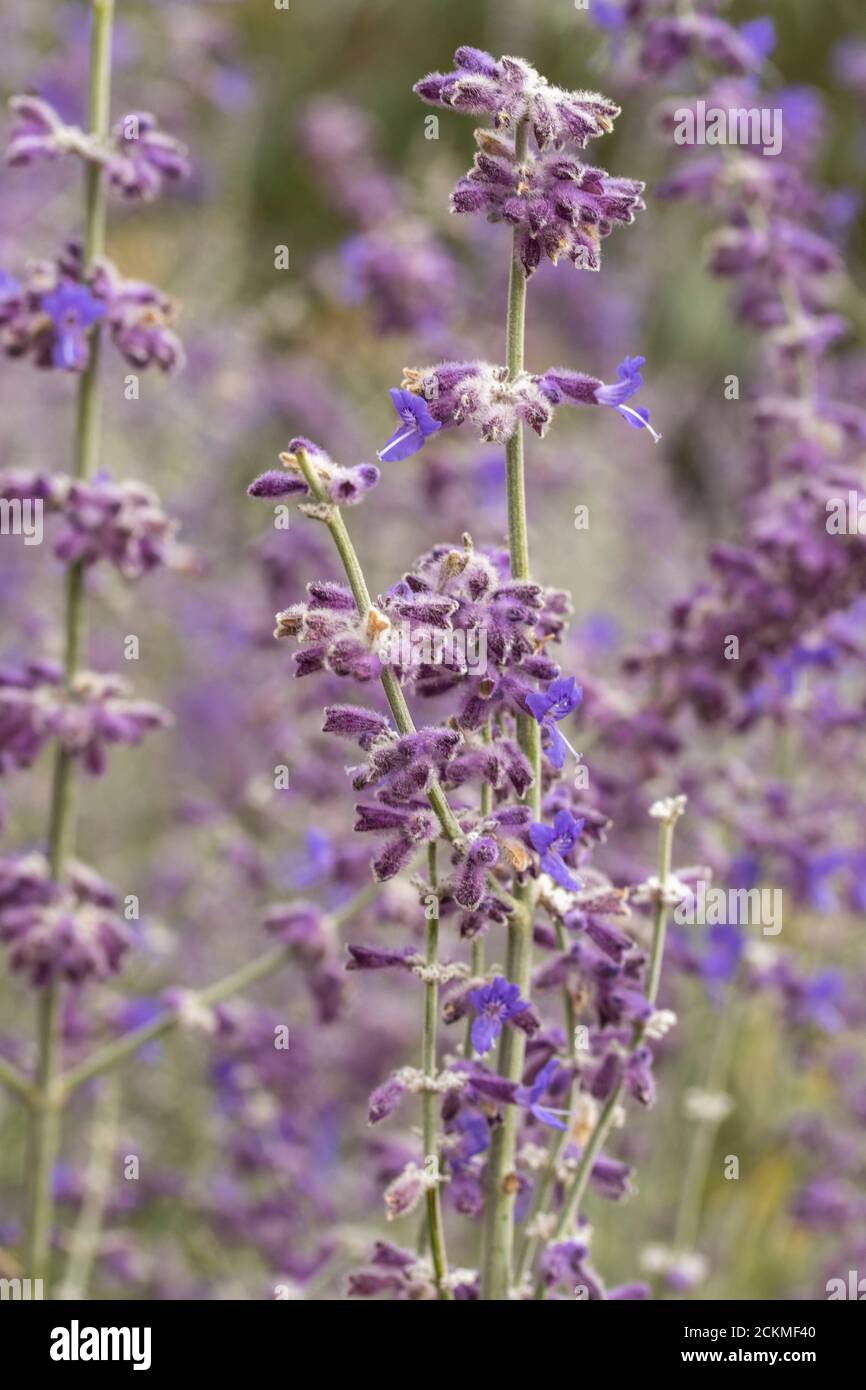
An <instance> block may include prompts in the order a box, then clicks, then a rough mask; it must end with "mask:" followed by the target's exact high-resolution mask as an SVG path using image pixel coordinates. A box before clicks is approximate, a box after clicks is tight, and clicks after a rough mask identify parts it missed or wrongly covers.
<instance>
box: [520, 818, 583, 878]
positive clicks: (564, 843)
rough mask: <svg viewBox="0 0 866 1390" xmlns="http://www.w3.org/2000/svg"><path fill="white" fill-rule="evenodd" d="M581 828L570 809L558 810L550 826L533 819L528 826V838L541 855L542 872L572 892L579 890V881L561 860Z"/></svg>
mask: <svg viewBox="0 0 866 1390" xmlns="http://www.w3.org/2000/svg"><path fill="white" fill-rule="evenodd" d="M582 830H583V821H582V820H578V819H577V818H576V817H575V816H573V815H572V814H571V812H570V811H558V812H557V814H556V816H555V817H554V821H553V825H552V826H549V825H543V824H542V822H541V821H535V822H534V823H533V824H532V825H531V826H530V827H529V838H530V840H531V841H532V847H533V849H536V850H537V851H538V853H539V854H540V855H541V867H542V869H543V871H544V873H546V874H550V877H551V878H552V879H554V880H555V881H556V882H557V883H559V884H560V885H561V886H562V887H563V888H570V889H571V891H572V892H573V893H576V892H578V891H579V889H580V886H581V885H580V881H579V880H578V879H576V878H572V876H571V874H570V872H569V870H568V869H567V868H566V866H565V864H564V862H563V855H565V854H570V853H571V851H572V850H573V849H574V847H575V845H576V844H577V842H578V840H579V838H580V832H581V831H582Z"/></svg>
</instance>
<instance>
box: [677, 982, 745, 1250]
mask: <svg viewBox="0 0 866 1390" xmlns="http://www.w3.org/2000/svg"><path fill="white" fill-rule="evenodd" d="M735 988H736V982H735V981H732V984H731V988H730V990H729V991H728V999H727V1003H726V1005H725V1006H724V1007H723V1009H722V1016H721V1018H720V1019H719V1023H718V1028H717V1029H716V1035H715V1038H714V1039H713V1047H712V1053H711V1056H710V1063H709V1067H708V1069H707V1075H706V1077H705V1079H704V1082H703V1089H704V1090H706V1091H708V1092H709V1093H710V1094H717V1093H719V1092H723V1091H724V1089H725V1086H726V1085H727V1082H728V1075H729V1072H730V1066H731V1061H732V1059H733V1055H734V1049H735V1044H736V1037H737V1029H738V1026H739V1022H740V1009H739V1008H738V1003H739V1001H738V1000H737V999H736V996H735V993H734V990H735ZM724 1118H725V1117H724V1115H720V1116H719V1118H718V1119H716V1118H713V1119H695V1120H694V1125H695V1132H694V1134H693V1136H692V1142H691V1145H690V1147H689V1154H688V1158H687V1160H686V1170H685V1177H684V1179H683V1184H682V1188H681V1190H680V1200H679V1206H678V1210H677V1217H676V1223H675V1226H674V1238H673V1248H674V1250H676V1251H684V1250H694V1249H695V1248H696V1246H697V1241H698V1232H699V1230H700V1224H701V1211H702V1208H703V1203H704V1193H705V1190H706V1185H707V1175H708V1173H709V1168H710V1161H711V1159H712V1156H713V1148H714V1146H715V1142H716V1135H717V1134H718V1132H719V1129H720V1127H721V1125H722V1122H723V1120H724Z"/></svg>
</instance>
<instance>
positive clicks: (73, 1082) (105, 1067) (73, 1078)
mask: <svg viewBox="0 0 866 1390" xmlns="http://www.w3.org/2000/svg"><path fill="white" fill-rule="evenodd" d="M381 891H382V885H381V883H369V884H366V885H365V887H363V888H362V889H361V891H360V892H359V893H356V894H355V896H354V897H353V898H352V899H351V900H350V901H349V902H348V903H346V905H345V906H344V907H342V908H338V909H337V911H336V912H333V913H332V914H331V916H330V921H331V924H332V926H333V927H334V929H335V930H338V929H339V928H340V927H341V926H342V925H343V924H344V923H345V922H348V921H349V920H350V918H352V917H353V916H354V915H355V913H356V912H360V911H361V909H362V908H364V907H367V906H368V905H369V904H370V903H371V902H373V901H375V899H376V898H377V897H378V896H379V894H380V893H381ZM291 956H292V948H291V946H275V947H274V948H273V950H271V951H265V952H264V953H263V954H262V955H259V956H255V957H254V958H253V960H251V961H247V963H246V965H242V966H241V967H240V968H239V969H238V970H234V971H233V972H232V973H231V974H230V975H226V976H224V978H223V979H221V980H215V981H214V983H213V984H211V985H207V986H206V987H205V988H204V989H200V990H194V991H190V993H191V995H192V998H193V999H194V1000H195V1001H196V1002H197V1003H199V1004H201V1005H202V1006H203V1007H204V1008H212V1007H213V1006H214V1005H215V1004H221V1003H222V1002H223V1000H224V999H230V998H231V996H232V995H234V994H240V993H242V992H243V991H244V990H246V989H249V988H250V986H251V985H254V984H258V982H259V980H264V979H267V977H268V976H269V975H273V974H274V973H275V972H276V971H277V970H281V969H282V967H283V966H284V965H286V964H287V962H288V961H289V960H291ZM180 1021H181V1015H180V1013H179V1012H178V1010H177V1009H166V1011H165V1013H163V1014H160V1015H159V1016H158V1017H157V1018H154V1019H151V1021H150V1023H143V1024H142V1025H141V1027H140V1028H134V1029H132V1030H131V1031H130V1032H129V1033H124V1034H123V1036H122V1037H120V1038H116V1039H115V1040H114V1042H110V1043H106V1045H105V1046H104V1047H100V1048H97V1050H96V1051H95V1052H92V1053H91V1055H90V1056H89V1057H87V1058H85V1060H84V1061H83V1062H81V1063H80V1064H79V1065H78V1066H77V1067H74V1068H73V1069H72V1070H71V1071H68V1072H67V1073H66V1074H65V1075H64V1076H63V1077H61V1079H60V1090H61V1095H62V1096H63V1098H64V1099H66V1097H68V1095H69V1094H70V1092H71V1091H74V1090H76V1088H77V1087H79V1086H82V1085H83V1084H84V1082H85V1081H92V1080H93V1078H94V1076H99V1075H100V1074H101V1073H102V1072H105V1071H109V1070H110V1069H111V1068H112V1067H114V1066H117V1064H118V1063H119V1062H124V1061H126V1059H127V1058H128V1057H132V1056H133V1055H134V1054H135V1053H136V1052H138V1050H139V1048H141V1047H144V1045H145V1043H150V1042H155V1041H156V1039H157V1038H161V1037H163V1036H164V1035H165V1034H166V1033H169V1032H170V1031H171V1030H172V1028H176V1027H177V1025H178V1024H179V1023H180Z"/></svg>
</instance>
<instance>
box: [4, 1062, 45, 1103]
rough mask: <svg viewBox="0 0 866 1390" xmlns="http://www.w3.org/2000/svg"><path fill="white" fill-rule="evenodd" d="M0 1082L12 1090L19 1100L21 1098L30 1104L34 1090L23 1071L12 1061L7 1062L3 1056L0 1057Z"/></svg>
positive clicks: (33, 1097)
mask: <svg viewBox="0 0 866 1390" xmlns="http://www.w3.org/2000/svg"><path fill="white" fill-rule="evenodd" d="M0 1083H2V1084H3V1085H4V1086H6V1087H7V1088H8V1090H10V1091H12V1093H13V1095H16V1096H17V1097H18V1099H19V1100H23V1101H24V1102H25V1103H26V1104H27V1105H32V1103H33V1101H34V1099H35V1096H36V1092H35V1090H34V1089H33V1086H32V1085H31V1083H30V1082H29V1081H28V1080H27V1077H26V1076H25V1075H24V1073H23V1072H20V1071H19V1070H18V1068H17V1067H16V1066H15V1065H14V1064H13V1063H12V1062H7V1060H6V1058H5V1057H0Z"/></svg>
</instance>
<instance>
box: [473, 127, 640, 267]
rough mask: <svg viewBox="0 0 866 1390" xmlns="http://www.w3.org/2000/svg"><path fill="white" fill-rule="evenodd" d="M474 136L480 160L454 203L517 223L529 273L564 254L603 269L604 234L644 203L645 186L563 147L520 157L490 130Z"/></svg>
mask: <svg viewBox="0 0 866 1390" xmlns="http://www.w3.org/2000/svg"><path fill="white" fill-rule="evenodd" d="M475 140H476V144H477V145H478V153H477V154H476V156H475V163H474V166H473V168H472V169H471V170H470V172H469V173H468V174H466V175H465V176H464V177H463V178H462V179H461V180H460V182H459V183H458V184H457V187H456V188H455V190H454V192H453V194H452V197H451V206H452V208H453V210H454V211H455V212H460V213H473V212H484V213H486V215H487V217H488V220H489V221H491V222H500V221H503V222H507V223H509V224H510V225H511V226H512V227H515V228H517V229H518V231H519V233H520V235H519V238H518V242H517V254H518V256H519V259H520V263H521V265H522V266H523V269H524V272H525V273H526V275H527V276H530V275H532V273H533V272H534V271H535V270H536V269H537V268H538V266H539V265H540V263H541V261H542V260H543V259H545V258H546V259H547V260H549V261H551V262H552V263H553V264H554V265H556V263H557V261H558V260H559V259H560V257H561V256H564V257H565V258H566V260H569V261H571V262H572V264H573V265H574V267H575V269H577V270H600V269H601V241H602V239H603V238H604V237H607V236H609V235H610V233H611V232H612V231H613V229H614V226H615V225H616V224H617V223H620V224H623V225H627V224H628V223H630V222H633V221H634V218H635V213H636V212H639V211H641V210H642V209H643V207H644V206H645V204H644V202H643V198H642V196H641V195H642V193H643V190H644V185H643V184H642V183H639V182H638V181H636V180H635V179H623V178H613V177H611V175H610V174H608V173H607V172H606V170H604V169H595V168H592V167H591V166H588V165H585V164H582V163H581V162H580V161H579V160H577V159H575V158H573V157H571V156H568V155H565V154H563V153H560V152H559V151H558V150H545V151H543V152H542V153H541V154H539V155H538V156H536V157H534V158H532V159H531V160H528V161H519V160H518V158H517V155H516V153H515V148H514V143H513V141H510V140H508V139H507V138H505V137H503V136H501V135H497V134H494V133H493V132H491V131H489V130H478V131H476V132H475Z"/></svg>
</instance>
